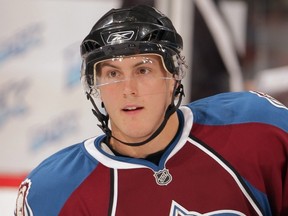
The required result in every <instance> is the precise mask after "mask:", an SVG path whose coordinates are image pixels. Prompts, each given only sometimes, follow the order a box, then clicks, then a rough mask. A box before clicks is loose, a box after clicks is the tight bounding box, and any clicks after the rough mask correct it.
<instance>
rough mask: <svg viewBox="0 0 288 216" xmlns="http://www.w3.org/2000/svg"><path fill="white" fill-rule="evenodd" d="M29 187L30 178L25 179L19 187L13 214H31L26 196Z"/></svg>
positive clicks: (18, 215)
mask: <svg viewBox="0 0 288 216" xmlns="http://www.w3.org/2000/svg"><path fill="white" fill-rule="evenodd" d="M30 187H31V180H30V179H26V180H25V181H23V182H22V183H21V185H20V187H19V191H18V196H17V200H16V209H15V215H17V216H33V212H32V210H31V208H30V206H29V204H28V201H27V196H28V193H29V190H30Z"/></svg>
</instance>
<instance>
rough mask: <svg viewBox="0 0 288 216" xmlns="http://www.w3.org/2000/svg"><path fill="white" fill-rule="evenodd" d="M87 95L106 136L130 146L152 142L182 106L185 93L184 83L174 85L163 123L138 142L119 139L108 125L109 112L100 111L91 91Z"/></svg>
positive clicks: (99, 125)
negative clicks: (176, 100)
mask: <svg viewBox="0 0 288 216" xmlns="http://www.w3.org/2000/svg"><path fill="white" fill-rule="evenodd" d="M178 95H179V99H178V102H177V104H176V105H175V104H174V100H175V97H176V96H178ZM86 96H87V99H88V100H90V101H91V103H92V105H93V107H94V109H92V112H93V114H94V115H95V116H96V117H97V119H98V120H99V121H100V123H101V124H98V127H100V128H101V130H102V131H103V132H104V133H105V134H106V136H107V137H108V138H113V139H115V140H117V141H118V142H120V143H122V144H124V145H128V146H142V145H145V144H146V143H148V142H150V141H151V140H153V139H154V138H155V137H157V136H158V135H159V134H160V133H161V131H162V130H163V129H164V127H165V126H166V124H167V122H168V120H169V118H170V116H171V115H172V114H173V113H174V112H176V110H177V109H178V107H179V106H180V104H181V101H182V97H183V96H185V95H184V89H183V85H182V84H181V83H180V82H179V81H178V82H176V83H175V86H174V91H173V97H172V100H171V103H170V104H169V106H168V107H167V109H166V112H165V116H164V119H163V121H162V123H161V125H160V126H159V127H158V128H157V130H156V131H155V132H154V133H153V134H152V135H151V136H150V137H148V138H147V139H146V140H144V141H142V142H137V143H129V142H125V141H122V140H120V139H118V138H117V137H115V136H113V135H112V131H111V130H110V128H109V127H108V121H109V115H108V114H107V115H104V114H102V113H101V112H100V111H99V109H98V107H97V105H96V103H95V102H94V99H93V97H92V96H91V91H90V92H89V93H88V92H86Z"/></svg>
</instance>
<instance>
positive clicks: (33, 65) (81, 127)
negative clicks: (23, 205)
mask: <svg viewBox="0 0 288 216" xmlns="http://www.w3.org/2000/svg"><path fill="white" fill-rule="evenodd" d="M135 4H149V5H152V6H155V7H156V8H158V9H160V11H162V12H163V13H164V14H166V15H167V16H168V17H170V18H171V20H172V21H173V22H174V24H175V27H176V29H177V31H178V32H179V33H180V34H181V35H182V36H183V39H184V51H183V53H184V55H185V56H186V62H187V64H188V65H189V68H188V70H187V75H186V78H185V81H184V85H185V93H186V97H185V100H184V102H183V103H188V102H189V101H191V100H196V99H199V98H203V97H206V96H210V95H213V94H217V93H220V92H226V91H244V90H245V91H246V90H258V91H262V92H265V93H268V94H270V95H271V96H273V97H275V98H276V99H278V100H279V101H280V102H282V103H283V104H285V105H286V106H287V105H288V41H287V40H288V39H287V35H288V1H287V0H277V1H275V0H261V1H260V0H250V1H248V0H181V1H178V0H146V1H145V0H130V1H129V0H81V1H80V0H0V11H1V13H0V28H1V31H0V215H13V209H14V204H15V200H16V196H17V187H18V185H19V184H20V182H21V180H23V178H24V177H25V175H26V174H27V173H28V172H29V171H31V169H33V168H34V167H35V166H36V165H38V164H39V163H40V162H41V161H42V160H43V159H45V158H46V157H48V156H49V155H51V154H53V153H54V152H56V151H58V150H59V149H62V148H64V147H66V146H68V145H71V144H74V143H78V142H81V141H83V140H84V139H87V138H89V137H92V136H95V135H97V134H99V133H101V132H100V130H99V129H98V127H97V126H96V124H97V123H98V122H97V120H96V118H95V117H94V116H93V114H92V112H91V108H92V107H91V105H90V102H89V101H87V100H86V98H85V95H84V92H83V90H82V86H81V83H80V80H79V78H80V73H79V71H80V66H81V59H80V55H79V46H80V43H81V41H82V39H84V37H85V36H86V35H87V34H88V32H89V31H90V29H91V28H92V26H93V25H94V23H95V22H96V21H97V20H98V19H99V18H100V17H101V16H102V15H104V13H106V12H107V11H108V10H110V9H111V8H118V7H122V6H131V5H135Z"/></svg>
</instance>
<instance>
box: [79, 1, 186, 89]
mask: <svg viewBox="0 0 288 216" xmlns="http://www.w3.org/2000/svg"><path fill="white" fill-rule="evenodd" d="M182 47H183V42H182V38H181V36H180V35H179V34H178V33H177V32H176V30H175V28H174V26H173V24H172V22H171V21H170V19H169V18H168V17H166V16H165V15H164V14H162V13H161V12H160V11H158V10H156V9H155V8H153V7H150V6H145V5H139V6H134V7H131V8H128V9H112V10H110V11H109V12H107V13H106V14H105V15H104V16H103V17H102V18H101V19H100V20H99V21H98V22H97V23H96V24H95V25H94V26H93V28H92V30H91V31H90V33H89V34H88V36H87V37H86V38H85V39H84V40H83V42H82V44H81V56H82V60H83V62H82V72H81V79H82V82H84V83H83V84H84V85H86V88H87V87H88V89H91V88H92V86H93V85H94V72H93V66H94V64H95V63H97V62H99V61H102V60H105V59H110V58H114V57H119V56H121V57H122V56H129V55H135V54H145V53H147V54H148V53H155V54H159V55H161V56H162V60H163V61H164V64H163V65H164V67H165V68H166V70H167V71H169V72H170V73H172V74H173V75H175V76H174V77H176V78H177V79H178V80H181V79H182V78H183V76H184V70H183V65H184V61H183V57H181V55H180V52H181V50H182ZM83 78H84V80H83Z"/></svg>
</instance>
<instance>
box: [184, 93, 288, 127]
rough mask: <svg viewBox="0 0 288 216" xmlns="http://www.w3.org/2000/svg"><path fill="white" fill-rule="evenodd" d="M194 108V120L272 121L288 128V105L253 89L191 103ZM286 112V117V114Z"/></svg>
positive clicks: (210, 122)
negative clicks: (272, 101) (287, 106)
mask: <svg viewBox="0 0 288 216" xmlns="http://www.w3.org/2000/svg"><path fill="white" fill-rule="evenodd" d="M187 106H188V107H189V108H191V109H192V111H193V115H194V122H196V123H199V124H206V125H227V124H240V123H249V122H254V123H264V124H270V125H273V126H276V127H279V128H281V129H282V130H284V131H286V132H287V131H288V124H287V122H286V121H285V119H287V118H288V111H287V108H284V107H283V108H282V107H277V106H275V105H273V104H272V103H271V102H270V101H269V100H268V99H266V98H264V97H260V96H258V95H257V94H253V93H251V92H228V93H222V94H218V95H214V96H211V97H207V98H204V99H200V100H198V101H195V102H192V103H190V104H188V105H187ZM282 116H283V117H282ZM284 116H285V117H284Z"/></svg>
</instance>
